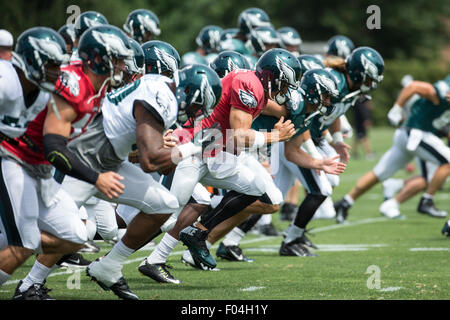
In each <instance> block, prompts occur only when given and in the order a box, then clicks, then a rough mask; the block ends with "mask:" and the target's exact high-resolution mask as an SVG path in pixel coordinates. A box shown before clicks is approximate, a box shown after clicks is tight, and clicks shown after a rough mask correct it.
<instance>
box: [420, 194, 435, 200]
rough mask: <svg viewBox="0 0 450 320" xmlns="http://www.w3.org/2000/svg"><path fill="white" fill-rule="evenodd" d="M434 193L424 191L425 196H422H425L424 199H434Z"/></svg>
mask: <svg viewBox="0 0 450 320" xmlns="http://www.w3.org/2000/svg"><path fill="white" fill-rule="evenodd" d="M433 197H434V196H433V195H432V194H429V193H426V192H425V193H424V194H423V196H422V198H424V199H431V200H433Z"/></svg>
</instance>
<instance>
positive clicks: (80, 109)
mask: <svg viewBox="0 0 450 320" xmlns="http://www.w3.org/2000/svg"><path fill="white" fill-rule="evenodd" d="M61 71H62V73H61V76H60V77H59V79H58V80H57V82H56V85H55V93H56V94H58V95H59V96H60V97H61V98H63V99H64V100H66V101H67V102H68V103H69V104H70V105H71V106H72V107H73V109H74V110H75V111H76V112H77V117H76V118H75V120H74V121H73V122H72V128H71V136H70V139H73V138H75V137H77V136H78V135H80V134H82V133H83V132H84V131H85V130H86V127H87V125H88V124H89V122H90V121H91V120H92V119H93V118H94V116H95V115H96V114H97V113H98V112H99V110H100V104H101V100H102V98H103V97H104V95H105V91H106V90H105V91H104V92H102V94H101V95H100V96H99V97H96V98H95V99H92V97H93V96H94V95H95V94H96V92H95V89H94V87H93V86H92V83H91V81H90V80H89V78H88V77H87V75H85V74H84V73H83V70H82V66H81V65H79V64H73V65H68V66H65V67H62V68H61ZM48 107H49V106H47V108H48ZM47 108H44V110H42V111H41V112H40V113H39V114H38V115H37V116H36V118H34V120H33V121H31V122H30V123H29V124H28V126H27V130H26V131H25V133H24V135H23V136H20V137H18V138H16V139H14V140H15V143H8V142H6V141H3V142H2V143H1V145H2V147H4V148H5V149H6V150H8V151H9V152H11V153H12V154H14V155H16V156H17V157H18V158H20V159H22V160H23V161H25V162H27V163H29V164H32V165H39V164H50V163H49V162H48V161H47V160H46V159H45V158H44V153H43V128H44V122H45V118H46V116H47Z"/></svg>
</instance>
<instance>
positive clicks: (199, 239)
mask: <svg viewBox="0 0 450 320" xmlns="http://www.w3.org/2000/svg"><path fill="white" fill-rule="evenodd" d="M179 238H180V241H182V242H183V244H184V245H185V246H186V247H188V249H189V251H190V252H191V255H192V258H193V259H194V261H195V263H196V264H200V265H201V266H202V268H203V267H207V268H211V269H214V268H215V267H216V266H217V263H216V260H215V259H214V257H213V256H212V255H211V253H210V252H209V250H208V247H207V246H206V239H207V238H208V232H206V231H203V230H201V229H199V228H197V227H194V226H188V227H186V228H184V229H183V230H181V232H180V234H179Z"/></svg>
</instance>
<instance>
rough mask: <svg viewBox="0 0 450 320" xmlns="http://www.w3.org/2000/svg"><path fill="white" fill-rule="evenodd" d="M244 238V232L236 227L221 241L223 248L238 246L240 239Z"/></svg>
mask: <svg viewBox="0 0 450 320" xmlns="http://www.w3.org/2000/svg"><path fill="white" fill-rule="evenodd" d="M244 236H245V232H244V231H242V230H241V229H239V228H238V227H236V228H233V230H231V231H230V232H229V233H228V234H227V235H226V236H225V239H223V241H222V242H223V244H224V245H225V246H227V247H228V246H238V245H239V242H240V241H241V239H242V238H243V237H244Z"/></svg>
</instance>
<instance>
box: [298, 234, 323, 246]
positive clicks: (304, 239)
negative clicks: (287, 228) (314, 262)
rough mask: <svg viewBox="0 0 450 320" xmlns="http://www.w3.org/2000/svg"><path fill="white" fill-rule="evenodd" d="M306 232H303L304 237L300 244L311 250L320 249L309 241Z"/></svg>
mask: <svg viewBox="0 0 450 320" xmlns="http://www.w3.org/2000/svg"><path fill="white" fill-rule="evenodd" d="M306 232H307V231H305V232H303V235H302V237H301V238H300V242H299V243H300V244H302V245H303V246H307V247H310V248H311V249H319V248H318V247H317V246H316V245H315V244H314V243H312V242H311V240H309V238H308V237H307V236H306Z"/></svg>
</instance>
